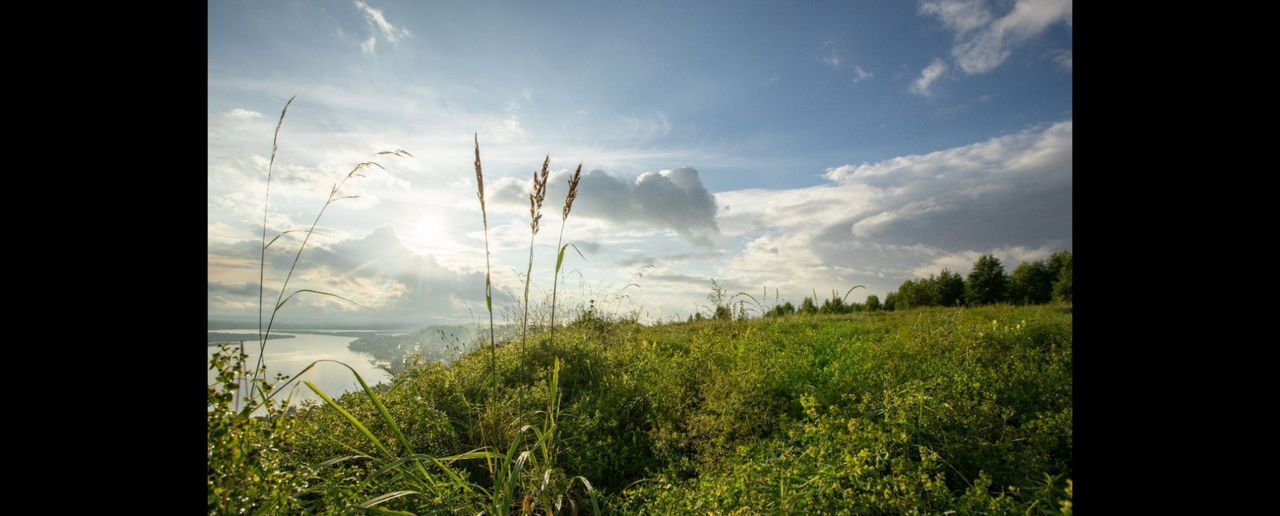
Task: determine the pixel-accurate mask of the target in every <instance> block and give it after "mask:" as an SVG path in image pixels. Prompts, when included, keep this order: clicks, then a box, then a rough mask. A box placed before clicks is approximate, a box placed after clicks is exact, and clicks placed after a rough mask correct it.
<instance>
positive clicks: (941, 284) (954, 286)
mask: <svg viewBox="0 0 1280 516" xmlns="http://www.w3.org/2000/svg"><path fill="white" fill-rule="evenodd" d="M929 277H930V279H932V280H933V285H932V286H933V298H934V301H936V302H937V303H938V304H939V305H942V306H956V305H959V304H961V303H963V302H964V278H962V277H960V274H959V273H955V272H951V270H950V269H942V273H941V274H939V275H938V277H937V278H936V279H934V278H933V276H932V275H930V276H929Z"/></svg>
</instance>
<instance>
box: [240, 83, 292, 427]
mask: <svg viewBox="0 0 1280 516" xmlns="http://www.w3.org/2000/svg"><path fill="white" fill-rule="evenodd" d="M296 98H298V96H297V95H294V96H292V97H289V101H288V102H285V103H284V109H281V110H280V119H279V120H277V121H276V132H275V135H274V136H272V138H271V160H270V161H268V162H267V192H266V194H265V196H264V197H263V199H262V249H261V251H262V253H261V255H260V256H259V257H258V340H259V341H261V343H262V346H266V342H267V341H266V338H264V337H263V336H262V298H263V295H264V293H265V290H264V285H263V280H264V279H266V270H267V267H266V265H267V213H268V208H269V207H270V206H271V170H272V168H274V167H275V164H276V151H278V150H280V128H281V127H282V126H284V115H285V114H286V113H288V112H289V106H290V105H291V104H293V100H294V99H296ZM240 353H241V354H244V343H243V342H242V343H241V345H240ZM258 356H259V358H261V356H262V355H261V354H259V355H258ZM259 363H261V362H259ZM240 364H241V368H240V377H241V379H242V380H243V379H244V373H245V371H244V361H241V362H240ZM238 394H239V392H237V397H236V399H237V401H236V407H237V408H239V396H238Z"/></svg>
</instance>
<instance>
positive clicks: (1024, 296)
mask: <svg viewBox="0 0 1280 516" xmlns="http://www.w3.org/2000/svg"><path fill="white" fill-rule="evenodd" d="M1056 280H1057V273H1056V271H1054V269H1053V268H1052V267H1051V266H1050V264H1049V263H1048V262H1046V261H1044V260H1040V261H1034V262H1023V263H1022V264H1021V265H1018V268H1017V269H1014V270H1013V275H1012V276H1011V277H1010V278H1009V301H1010V302H1013V303H1016V304H1021V305H1038V304H1043V303H1048V302H1049V301H1051V300H1052V299H1053V284H1054V281H1056Z"/></svg>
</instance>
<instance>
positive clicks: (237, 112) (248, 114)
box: [227, 108, 262, 120]
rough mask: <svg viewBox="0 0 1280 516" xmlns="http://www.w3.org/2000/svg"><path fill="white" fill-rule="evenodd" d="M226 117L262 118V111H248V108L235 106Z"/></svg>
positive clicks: (235, 118)
mask: <svg viewBox="0 0 1280 516" xmlns="http://www.w3.org/2000/svg"><path fill="white" fill-rule="evenodd" d="M227 117H229V118H232V119H234V120H254V119H258V118H262V113H259V112H257V111H250V110H248V109H240V108H235V109H232V110H231V111H230V112H228V113H227Z"/></svg>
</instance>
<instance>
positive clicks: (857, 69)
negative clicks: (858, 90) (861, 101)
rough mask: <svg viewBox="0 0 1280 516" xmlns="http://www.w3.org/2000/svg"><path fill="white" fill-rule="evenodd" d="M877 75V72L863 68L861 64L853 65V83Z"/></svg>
mask: <svg viewBox="0 0 1280 516" xmlns="http://www.w3.org/2000/svg"><path fill="white" fill-rule="evenodd" d="M872 77H875V74H873V73H871V72H868V71H866V70H863V69H862V67H861V66H858V65H853V83H854V84H857V83H860V82H862V81H865V80H867V79H870V78H872Z"/></svg>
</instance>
